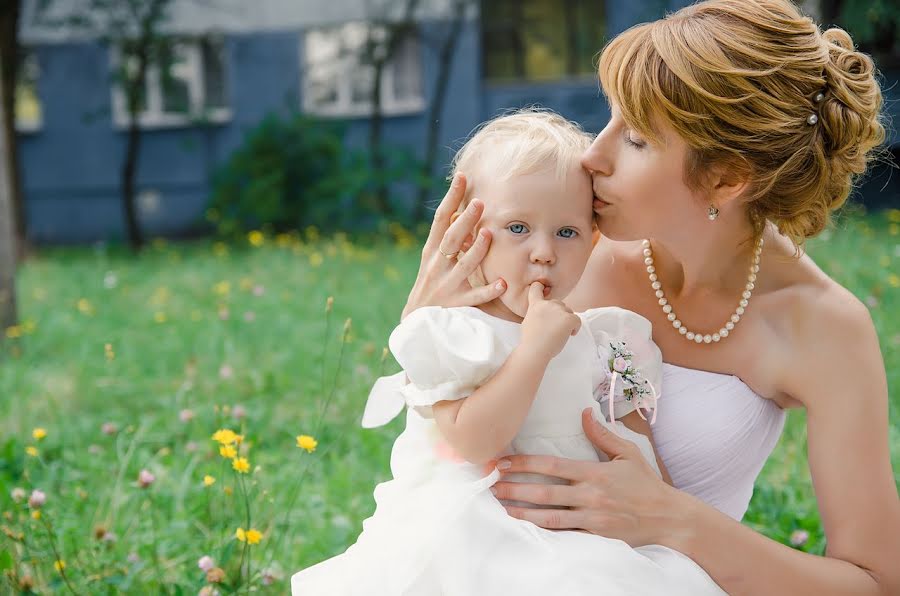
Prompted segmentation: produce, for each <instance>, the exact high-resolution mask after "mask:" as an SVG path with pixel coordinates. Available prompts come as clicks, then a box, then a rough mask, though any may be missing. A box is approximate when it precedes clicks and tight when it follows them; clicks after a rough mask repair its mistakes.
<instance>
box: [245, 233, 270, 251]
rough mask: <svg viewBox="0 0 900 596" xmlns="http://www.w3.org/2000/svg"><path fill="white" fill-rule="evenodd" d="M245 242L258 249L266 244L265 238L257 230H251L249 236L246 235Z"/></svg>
mask: <svg viewBox="0 0 900 596" xmlns="http://www.w3.org/2000/svg"><path fill="white" fill-rule="evenodd" d="M247 242H249V243H250V245H251V246H254V247H257V248H259V247H260V246H262V245H263V244H265V242H266V237H265V236H264V235H263V233H262V232H260V231H259V230H253V231H252V232H250V233H249V234H247Z"/></svg>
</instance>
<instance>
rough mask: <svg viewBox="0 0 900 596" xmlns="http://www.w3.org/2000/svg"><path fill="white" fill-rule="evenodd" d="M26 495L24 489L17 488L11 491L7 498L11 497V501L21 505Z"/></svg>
mask: <svg viewBox="0 0 900 596" xmlns="http://www.w3.org/2000/svg"><path fill="white" fill-rule="evenodd" d="M26 494H27V493H26V492H25V489H24V488H21V487H18V486H17V487H16V488H14V489H12V491H11V492H10V493H9V496H11V497H12V500H13V501H15V502H16V503H21V502H22V501H24V500H25V495H26Z"/></svg>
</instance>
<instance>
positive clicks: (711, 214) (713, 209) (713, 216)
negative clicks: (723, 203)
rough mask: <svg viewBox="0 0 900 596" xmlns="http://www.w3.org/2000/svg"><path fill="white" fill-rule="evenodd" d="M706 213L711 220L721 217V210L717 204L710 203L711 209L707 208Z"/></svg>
mask: <svg viewBox="0 0 900 596" xmlns="http://www.w3.org/2000/svg"><path fill="white" fill-rule="evenodd" d="M706 215H707V217H709V221H716V218H717V217H719V210H718V209H716V206H715V205H710V206H709V209H707V210H706Z"/></svg>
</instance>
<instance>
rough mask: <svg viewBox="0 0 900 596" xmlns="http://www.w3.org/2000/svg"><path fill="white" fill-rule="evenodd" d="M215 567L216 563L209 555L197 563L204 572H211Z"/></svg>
mask: <svg viewBox="0 0 900 596" xmlns="http://www.w3.org/2000/svg"><path fill="white" fill-rule="evenodd" d="M215 566H216V562H215V561H213V558H212V557H210V556H209V555H203V556H202V557H200V560H199V561H197V567H199V568H200V569H202V570H203V571H204V572H206V571H209V570H210V569H212V568H213V567H215Z"/></svg>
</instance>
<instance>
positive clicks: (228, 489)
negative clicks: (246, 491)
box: [222, 486, 234, 497]
mask: <svg viewBox="0 0 900 596" xmlns="http://www.w3.org/2000/svg"><path fill="white" fill-rule="evenodd" d="M222 492H223V493H225V495H226V496H229V497H230V496H231V495H232V494H233V493H234V489H233V488H231V487H230V486H223V487H222Z"/></svg>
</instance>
